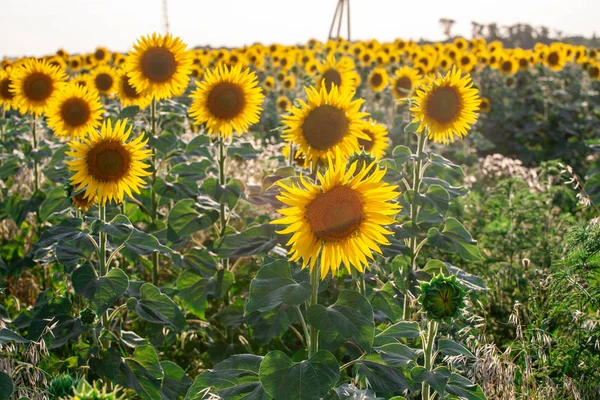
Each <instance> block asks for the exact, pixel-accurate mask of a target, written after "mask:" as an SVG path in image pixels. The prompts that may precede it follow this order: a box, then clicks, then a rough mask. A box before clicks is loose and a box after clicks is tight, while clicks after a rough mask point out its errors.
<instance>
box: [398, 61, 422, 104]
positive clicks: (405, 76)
mask: <svg viewBox="0 0 600 400" xmlns="http://www.w3.org/2000/svg"><path fill="white" fill-rule="evenodd" d="M420 81H421V75H419V71H417V70H416V69H413V68H410V67H407V66H404V67H402V68H399V69H398V70H396V76H395V77H394V78H393V79H392V94H393V95H394V98H395V99H403V98H405V97H410V96H412V93H413V92H414V90H415V89H416V88H417V86H418V84H419V82H420Z"/></svg>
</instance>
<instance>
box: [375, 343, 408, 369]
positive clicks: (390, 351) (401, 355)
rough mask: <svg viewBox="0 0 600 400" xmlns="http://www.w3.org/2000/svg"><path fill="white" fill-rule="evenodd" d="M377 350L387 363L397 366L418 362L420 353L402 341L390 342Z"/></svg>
mask: <svg viewBox="0 0 600 400" xmlns="http://www.w3.org/2000/svg"><path fill="white" fill-rule="evenodd" d="M375 350H377V352H378V353H379V355H380V356H381V359H382V360H383V361H384V362H385V363H386V364H387V365H389V366H390V367H396V368H398V367H404V366H405V365H408V364H411V363H413V364H414V363H416V362H417V357H418V355H419V354H418V352H417V351H415V350H413V349H411V348H410V347H408V346H407V345H405V344H402V343H388V344H385V345H383V346H380V347H377V348H376V349H375Z"/></svg>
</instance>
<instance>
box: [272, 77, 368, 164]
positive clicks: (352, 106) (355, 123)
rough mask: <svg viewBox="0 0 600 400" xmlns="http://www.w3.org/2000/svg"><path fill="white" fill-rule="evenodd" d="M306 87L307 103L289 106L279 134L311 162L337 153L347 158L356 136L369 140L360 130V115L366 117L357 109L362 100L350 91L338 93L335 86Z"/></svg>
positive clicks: (352, 151) (325, 159)
mask: <svg viewBox="0 0 600 400" xmlns="http://www.w3.org/2000/svg"><path fill="white" fill-rule="evenodd" d="M305 90H306V95H307V103H305V102H304V101H302V100H299V104H300V107H291V108H290V109H289V112H290V113H291V114H289V115H286V116H284V117H283V123H284V124H285V125H286V126H287V128H286V129H285V130H284V131H283V134H282V137H283V138H284V139H285V140H287V141H288V142H291V143H294V144H295V145H296V146H297V147H298V148H300V150H302V152H303V153H304V154H305V155H306V160H307V162H309V163H313V164H315V163H316V162H317V161H318V160H319V159H320V160H323V161H327V159H328V158H330V157H332V156H335V155H336V154H339V155H340V156H341V157H343V158H347V157H348V156H350V155H351V154H353V153H354V152H356V151H358V150H359V147H358V139H359V138H363V139H367V140H368V139H369V137H368V136H367V135H365V134H364V133H363V132H362V130H361V127H362V126H361V125H362V121H361V118H363V117H365V116H367V114H366V113H362V112H360V111H359V109H360V106H361V104H362V103H363V100H353V99H352V95H353V93H352V92H340V91H339V90H338V88H337V86H335V85H334V86H333V87H332V88H331V90H327V89H326V88H325V86H321V89H320V90H317V89H315V88H313V87H307V88H305ZM338 152H339V153H338Z"/></svg>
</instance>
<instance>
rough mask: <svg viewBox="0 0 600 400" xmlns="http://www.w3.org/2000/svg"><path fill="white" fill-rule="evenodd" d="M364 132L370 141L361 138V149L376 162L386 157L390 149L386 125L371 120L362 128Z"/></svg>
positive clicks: (359, 140)
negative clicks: (387, 150)
mask: <svg viewBox="0 0 600 400" xmlns="http://www.w3.org/2000/svg"><path fill="white" fill-rule="evenodd" d="M361 129H362V132H363V133H364V134H365V135H366V136H368V137H369V139H364V138H359V139H358V145H359V147H360V148H361V149H362V150H363V151H365V152H366V153H368V154H371V155H372V156H373V157H374V158H375V159H376V160H381V159H382V158H383V157H385V151H386V149H387V148H388V145H389V143H388V131H387V128H386V127H385V125H383V124H380V123H378V122H377V121H375V120H373V119H369V120H368V121H366V122H365V123H364V125H363V126H362V128H361Z"/></svg>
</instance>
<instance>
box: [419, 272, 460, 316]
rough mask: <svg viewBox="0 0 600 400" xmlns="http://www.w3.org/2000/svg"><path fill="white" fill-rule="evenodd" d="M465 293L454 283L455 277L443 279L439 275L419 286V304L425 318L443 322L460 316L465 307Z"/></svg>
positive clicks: (458, 284)
mask: <svg viewBox="0 0 600 400" xmlns="http://www.w3.org/2000/svg"><path fill="white" fill-rule="evenodd" d="M465 296H466V291H465V289H464V288H463V286H462V285H461V284H460V283H458V282H457V281H456V275H453V276H451V277H445V276H444V275H442V274H440V275H438V276H436V277H434V278H433V279H432V280H431V281H430V282H428V283H424V284H422V285H421V296H420V297H419V302H420V303H421V305H422V306H423V311H425V312H426V313H427V318H429V319H432V320H436V321H444V320H449V319H451V318H457V317H459V316H460V311H461V310H462V309H463V308H464V307H465Z"/></svg>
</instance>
